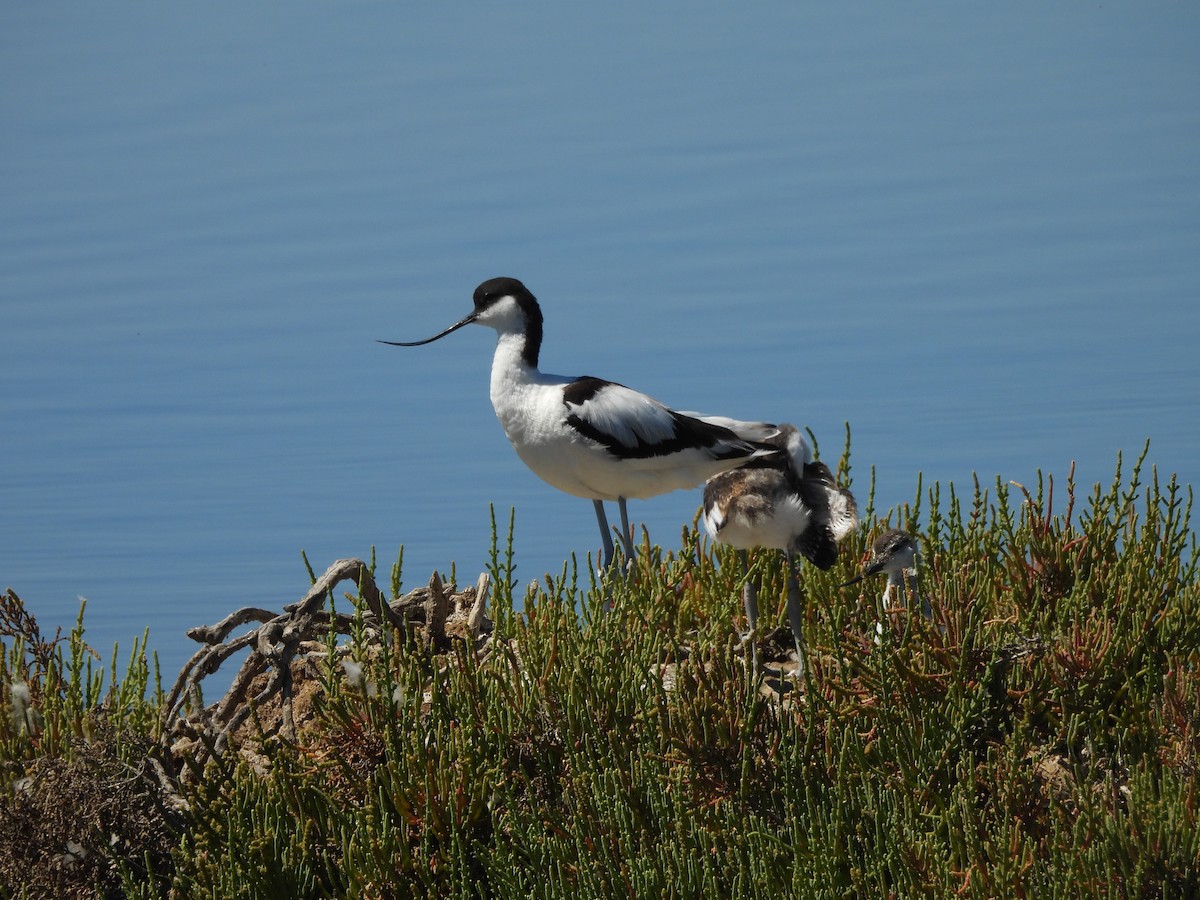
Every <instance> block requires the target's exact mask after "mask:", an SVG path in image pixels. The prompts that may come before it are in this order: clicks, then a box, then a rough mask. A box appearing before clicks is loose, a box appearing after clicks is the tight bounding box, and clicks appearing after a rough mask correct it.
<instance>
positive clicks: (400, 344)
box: [379, 312, 479, 347]
mask: <svg viewBox="0 0 1200 900" xmlns="http://www.w3.org/2000/svg"><path fill="white" fill-rule="evenodd" d="M478 316H479V313H478V312H472V313H471V314H470V315H469V316H466V317H465V318H463V319H461V320H460V321H458V322H455V323H454V324H453V325H451V326H450V327H449V328H447V329H446V330H445V331H441V332H439V333H437V334H435V335H434V336H433V337H431V338H425V340H423V341H379V343H381V344H390V345H391V346H393V347H420V346H421V345H422V344H432V343H433V342H434V341H436V340H437V339H438V338H444V337H445V336H446V335H448V334H449V333H450V332H452V331H458V329H460V328H462V327H463V326H464V325H470V324H471V323H472V322H474V321H475V319H476V318H478Z"/></svg>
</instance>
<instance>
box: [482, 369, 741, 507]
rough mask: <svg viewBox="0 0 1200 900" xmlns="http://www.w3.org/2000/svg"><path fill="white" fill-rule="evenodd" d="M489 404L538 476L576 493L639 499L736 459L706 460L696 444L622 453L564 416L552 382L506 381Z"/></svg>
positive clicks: (693, 482) (689, 484)
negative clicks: (656, 452)
mask: <svg viewBox="0 0 1200 900" xmlns="http://www.w3.org/2000/svg"><path fill="white" fill-rule="evenodd" d="M492 405H493V407H494V408H495V410H496V418H497V419H499V420H500V424H501V426H502V427H503V428H504V433H505V434H506V435H507V436H508V440H509V441H510V442H511V443H512V445H513V448H514V449H515V450H516V451H517V455H518V456H520V457H521V460H522V461H523V462H524V463H525V465H527V466H529V468H530V469H532V470H533V472H534V474H536V475H537V476H538V477H539V478H541V479H542V480H543V481H545V482H547V483H548V484H550V485H552V486H554V487H556V488H558V489H559V490H560V491H564V492H566V493H568V494H573V495H574V496H576V497H586V498H588V499H593V500H616V499H617V498H618V497H627V498H631V499H641V498H645V497H653V496H656V495H658V494H663V493H666V492H667V491H674V490H682V489H687V488H693V487H696V486H698V485H700V484H702V483H703V482H704V480H705V479H706V478H710V477H712V476H713V475H716V474H718V473H720V472H723V471H726V470H728V469H731V468H734V467H735V466H736V465H738V461H726V460H712V459H710V458H709V457H708V456H707V455H706V454H704V453H703V452H701V451H698V450H685V451H682V452H680V453H672V454H670V455H667V456H651V457H646V458H637V459H622V458H620V457H617V456H616V455H614V454H612V453H611V452H609V451H608V450H607V449H606V448H605V447H603V446H601V445H600V444H597V443H596V442H595V441H592V440H589V439H588V438H586V437H584V436H583V435H581V434H580V433H579V432H577V431H576V430H575V429H574V428H572V427H571V426H570V425H568V424H567V422H566V412H565V408H564V406H563V402H562V390H561V387H559V386H558V385H539V384H528V385H522V386H519V387H514V386H512V385H509V386H507V387H506V390H505V391H504V392H502V393H501V394H499V395H497V393H496V392H493V395H492Z"/></svg>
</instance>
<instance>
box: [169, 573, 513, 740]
mask: <svg viewBox="0 0 1200 900" xmlns="http://www.w3.org/2000/svg"><path fill="white" fill-rule="evenodd" d="M343 581H352V582H354V584H355V585H356V586H357V588H358V594H359V596H360V597H362V599H363V601H364V603H365V604H366V607H367V612H366V613H365V614H364V615H363V617H362V619H361V622H362V626H363V627H364V628H365V630H366V633H367V636H368V637H371V638H374V639H377V640H379V641H383V640H384V639H385V637H386V636H387V635H388V634H389V633H390V632H391V630H392V629H394V628H400V629H405V628H410V629H419V630H421V631H422V632H424V635H425V637H426V639H427V641H428V642H429V644H430V645H431V646H432V647H435V648H437V647H441V646H444V645H445V644H446V642H447V640H448V638H449V637H451V636H457V637H459V638H461V639H463V640H466V641H468V642H469V643H470V644H471V646H472V647H473V648H475V649H479V648H481V646H482V644H483V643H485V642H486V640H487V637H488V635H490V632H491V622H490V621H489V620H488V619H487V616H486V612H485V609H486V603H487V591H488V576H487V574H486V573H484V574H482V575H480V577H479V581H478V583H477V584H476V585H475V587H474V588H467V589H466V590H465V591H463V592H461V593H454V592H453V591H452V590H449V589H447V587H446V586H444V585H443V584H442V582H441V579H440V578H439V577H438V575H437V573H436V572H435V573H434V575H433V577H432V578H431V579H430V582H429V587H427V588H418V589H417V590H415V591H411V592H410V593H408V594H406V595H404V596H403V597H399V598H397V599H396V600H393V601H392V602H391V603H389V602H387V600H385V599H384V597H383V594H382V593H380V591H379V588H378V587H377V586H376V584H375V580H374V579H373V578H372V577H371V573H370V570H369V569H368V568H367V565H366V563H364V562H363V561H362V560H358V559H339V560H338V561H337V562H335V563H334V564H333V565H331V566H330V567H329V568H328V569H327V570H326V571H325V574H323V575H322V576H321V577H320V578H318V579H317V580H316V581H315V582H314V583H313V585H312V587H311V588H310V589H309V591H308V593H307V594H305V595H304V597H303V598H302V599H301V600H300V601H298V602H297V603H292V604H289V605H288V606H285V607H284V608H283V611H282V612H280V613H274V612H271V611H270V610H266V609H261V608H258V607H246V608H244V609H240V610H238V611H236V612H234V613H231V614H230V615H228V616H226V617H225V618H224V619H222V620H221V621H220V622H217V623H216V624H215V625H208V626H202V627H198V628H193V629H191V630H190V631H189V632H188V636H189V637H191V638H192V639H193V640H196V641H199V642H200V643H201V644H203V645H204V646H203V647H202V648H201V649H200V650H198V651H196V653H195V654H193V656H192V658H191V659H190V660H189V661H188V662H187V664H186V665H185V666H184V667H183V669H182V670H181V671H180V673H179V678H178V679H177V680H176V682H175V686H174V688H173V689H172V691H171V694H170V696H169V697H168V699H167V703H166V705H165V706H164V710H163V734H164V740H165V741H166V743H168V744H172V743H174V742H175V741H176V740H178V739H180V738H191V739H192V740H190V741H188V743H189V744H190V745H191V746H192V747H193V748H194V749H195V750H196V756H197V757H199V758H200V760H199V761H202V759H203V758H204V757H206V756H207V755H208V754H209V753H210V752H211V753H216V754H221V753H223V752H224V751H225V750H226V748H227V747H228V746H229V742H230V739H231V738H232V737H233V736H234V735H235V734H236V733H237V732H238V729H240V728H241V727H242V726H243V725H244V724H245V723H246V722H247V720H248V719H249V718H250V717H251V716H252V715H254V714H255V712H256V711H257V710H260V709H262V708H264V707H265V706H266V705H267V704H268V703H278V706H279V716H278V731H279V735H280V736H281V737H282V738H284V739H285V740H289V741H295V740H296V718H295V715H294V711H293V703H294V700H295V697H296V685H295V683H294V681H295V671H294V670H295V668H296V664H297V662H298V661H301V660H303V659H304V658H305V654H306V653H307V652H308V651H316V652H324V650H325V648H326V646H327V641H328V638H329V635H330V634H331V633H336V634H345V635H349V634H350V633H351V632H352V630H353V629H354V628H355V627H356V624H357V622H358V620H356V618H355V616H353V615H347V614H343V613H337V614H331V613H330V612H329V611H328V610H327V609H326V608H325V600H326V598H327V597H328V596H329V595H330V592H331V591H332V590H333V589H334V588H335V587H337V585H338V584H340V583H341V582H343ZM254 623H258V624H257V625H256V626H255V627H253V628H251V629H250V630H249V631H247V632H245V633H243V634H238V635H233V632H234V631H235V630H237V629H239V628H241V627H243V626H245V625H251V624H254ZM245 650H249V651H250V652H249V654H248V656H247V658H246V660H245V661H244V662H243V663H242V665H241V668H240V669H239V670H238V672H237V674H236V675H235V676H234V679H233V683H232V684H231V685H230V687H229V690H228V691H227V692H226V693H225V695H224V696H223V697H222V698H221V700H220V701H218V702H217V703H216V704H214V705H212V706H209V707H207V708H205V707H204V706H203V703H202V702H201V701H200V697H201V691H200V685H201V682H202V681H203V680H204V679H205V678H207V677H208V676H209V675H212V674H213V673H215V672H216V671H217V670H218V669H220V667H221V666H222V664H223V663H224V662H225V661H226V660H228V659H229V658H230V657H231V656H233V655H235V654H238V653H241V652H242V651H245ZM185 713H186V715H185Z"/></svg>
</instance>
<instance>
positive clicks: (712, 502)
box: [703, 424, 858, 673]
mask: <svg viewBox="0 0 1200 900" xmlns="http://www.w3.org/2000/svg"><path fill="white" fill-rule="evenodd" d="M768 443H772V444H774V445H775V446H777V447H779V448H781V449H782V450H784V451H785V452H784V453H781V454H779V455H777V456H773V457H764V458H759V459H752V460H750V462H748V463H747V464H745V465H743V466H742V467H741V468H739V469H735V470H733V471H732V472H725V473H722V474H720V475H717V476H715V477H713V478H710V479H709V480H708V483H707V484H706V485H705V487H704V516H703V518H704V528H705V530H706V531H707V532H708V533H709V535H711V536H712V538H713V539H714V540H716V541H719V542H720V543H722V544H727V545H728V546H730V547H734V548H736V549H737V550H738V551H740V555H741V558H742V568H743V571H744V572H746V574H747V578H746V585H745V587H744V588H743V595H742V598H743V602H744V603H745V606H746V618H747V620H748V621H749V624H750V633H751V639H753V634H754V631H755V629H756V628H757V625H758V587H757V585H755V584H753V583H752V581H751V579H750V578H749V573H748V565H747V558H746V557H747V554H746V551H747V550H750V549H752V548H755V547H765V548H769V549H775V550H782V551H783V552H784V553H785V555H786V557H787V591H788V600H787V613H788V623H789V624H790V625H791V626H792V636H793V637H794V639H795V641H796V657H797V661H798V662H799V670H798V671H799V672H800V673H803V672H804V669H805V651H804V634H803V630H802V626H803V623H804V605H803V599H802V598H801V595H800V585H799V582H798V581H797V579H796V562H795V557H796V554H799V555H801V556H803V557H804V558H805V559H807V560H808V561H809V562H811V563H812V564H813V565H814V566H816V567H817V568H818V569H828V568H831V567H832V566H833V564H834V563H835V562H837V557H838V541H840V540H841V539H842V538H843V537H844V536H845V535H846V534H847V533H849V532H850V530H851V529H853V528H854V526H855V525H857V524H858V507H857V505H856V504H855V502H854V497H853V496H852V495H851V493H850V492H849V491H848V490H846V489H845V488H841V487H838V485H837V482H836V481H835V480H834V478H833V474H832V473H831V472H830V471H829V467H828V466H827V465H825V464H824V463H823V462H819V461H815V460H814V459H813V458H812V452H811V450H810V449H809V446H808V443H807V442H806V441H805V440H804V438H803V437H801V435H800V432H799V430H797V428H796V427H795V426H794V425H787V424H783V425H780V426H779V434H778V435H777V436H776V437H773V438H770V439H769V440H768ZM755 661H756V662H757V659H756V660H755Z"/></svg>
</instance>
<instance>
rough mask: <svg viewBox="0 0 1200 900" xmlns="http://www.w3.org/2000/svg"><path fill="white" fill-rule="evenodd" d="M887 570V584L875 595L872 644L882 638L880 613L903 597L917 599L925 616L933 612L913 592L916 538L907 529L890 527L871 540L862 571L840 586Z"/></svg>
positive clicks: (893, 605) (915, 589)
mask: <svg viewBox="0 0 1200 900" xmlns="http://www.w3.org/2000/svg"><path fill="white" fill-rule="evenodd" d="M880 572H885V573H887V583H886V584H885V585H884V586H883V593H882V594H881V595H880V597H879V614H880V620H879V621H878V622H876V623H875V643H877V644H878V643H880V641H881V640H882V638H883V618H882V617H883V616H884V615H885V614H886V613H888V612H890V611H892V610H893V609H895V608H897V607H899V606H900V605H901V604H902V603H903V602H904V601H905V597H907V598H908V602H910V603H911V602H916V601H920V603H921V611H922V612H923V613H924V614H925V618H927V619H928V618H932V616H933V611H932V608H931V607H930V605H929V601H928V600H922V599H921V598H920V597H919V596H918V594H917V539H916V538H915V537H913V536H912V535H911V534H909V533H908V532H907V531H901V530H899V529H898V528H891V529H889V530H887V531H885V532H884V533H883V534H881V535H880V536H879V537H877V538H875V540H874V541H873V542H872V543H871V555H870V557H869V558H868V559H867V562H866V564H865V565H864V566H863V570H862V574H861V575H857V576H855V577H854V578H851V579H850V580H849V581H847V582H846V583H845V584H843V585H842V587H849V586H850V585H852V584H857V583H858V582H860V581H862V580H863V579H864V578H870V577H871V576H872V575H878V574H879V573H880Z"/></svg>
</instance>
